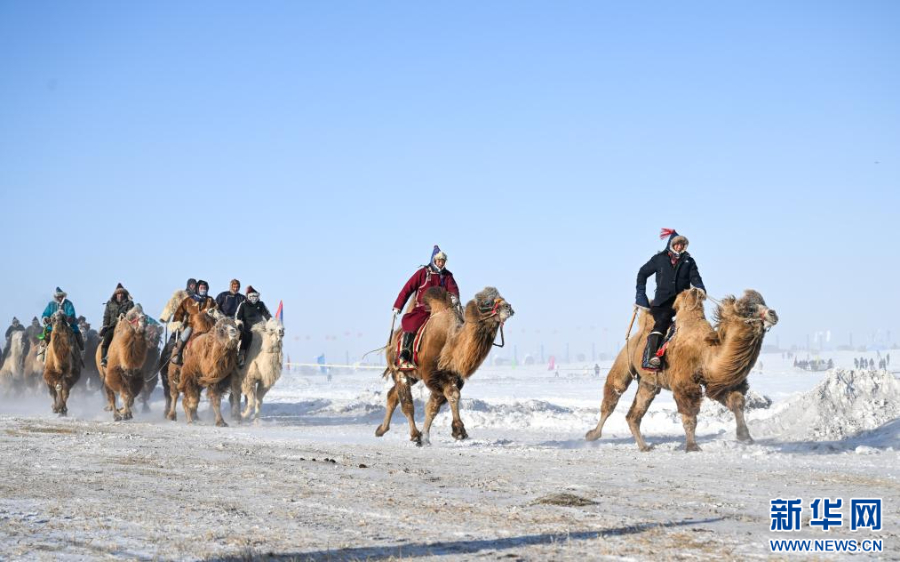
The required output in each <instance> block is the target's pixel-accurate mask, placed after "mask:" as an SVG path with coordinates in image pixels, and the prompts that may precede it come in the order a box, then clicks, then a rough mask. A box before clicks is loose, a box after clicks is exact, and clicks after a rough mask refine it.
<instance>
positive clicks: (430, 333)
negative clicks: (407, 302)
mask: <svg viewBox="0 0 900 562" xmlns="http://www.w3.org/2000/svg"><path fill="white" fill-rule="evenodd" d="M422 301H423V302H424V303H425V305H426V306H428V307H429V308H430V310H431V317H430V319H429V320H428V326H427V328H426V329H425V334H424V336H423V337H422V342H421V345H420V347H419V356H418V366H417V368H416V370H414V371H402V372H401V371H398V370H397V368H396V363H397V361H396V359H397V357H396V354H397V341H398V338H400V336H401V331H400V330H397V331H396V332H394V334H393V335H392V338H391V341H390V343H389V344H388V347H387V364H388V368H387V369H385V372H384V375H385V377H386V376H387V375H388V374H390V375H391V377H392V378H393V380H394V386H393V387H392V388H391V389H390V391H388V394H387V411H386V412H385V415H384V421H383V422H382V423H381V425H380V426H378V429H376V430H375V435H377V436H378V437H381V436H382V435H384V434H385V433H387V431H388V430H389V429H390V427H391V416H392V415H393V413H394V409H395V408H396V407H397V403H398V402H399V403H400V407H401V409H402V410H403V413H404V414H405V415H406V419H407V420H408V421H409V438H410V441H414V442H415V443H416V445H420V446H421V445H422V444H423V442H424V443H425V444H428V443H430V437H431V435H430V434H431V423H432V422H433V421H434V417H435V416H436V415H437V414H438V412H439V411H440V409H441V407H442V406H443V405H444V404H445V403H447V402H449V403H450V409H451V411H452V414H453V424H452V428H453V431H452V435H453V437H454V438H455V439H466V438H467V437H468V434H467V433H466V428H465V426H464V425H463V422H462V419H461V418H460V416H459V391H460V390H461V389H462V387H463V385H464V384H465V383H466V381H467V380H469V377H471V376H472V374H473V373H475V371H476V370H477V369H478V367H480V366H481V363H482V362H483V361H484V360H485V358H486V357H487V355H488V353H489V352H490V351H491V346H492V345H493V342H494V340H495V338H496V337H497V332H498V331H499V330H501V329H502V326H503V323H504V322H506V320H508V319H509V317H511V316H512V315H513V314H514V312H513V309H512V306H510V304H509V303H508V302H506V301H505V300H504V299H503V297H501V296H500V293H499V292H498V291H497V289H495V288H493V287H486V288H485V289H484V290H483V291H481V292H480V293H478V294H476V295H475V298H474V299H473V300H471V301H469V303H468V304H467V305H466V309H465V316H464V318H461V317H460V314H459V313H458V312H457V310H456V309H455V308H454V307H453V305H452V303H451V301H450V295H449V293H447V291H446V290H445V289H443V288H441V287H432V288H431V289H428V290H427V291H426V292H425V294H424V295H423V296H422ZM420 380H421V381H422V382H424V383H425V386H427V387H428V390H430V391H431V396H430V398H429V400H428V403H427V404H426V406H425V423H424V425H423V427H422V429H423V432H420V431H419V430H418V429H417V428H416V422H415V410H414V406H413V398H412V392H411V390H410V389H411V387H412V386H413V385H415V384H416V383H417V382H418V381H420Z"/></svg>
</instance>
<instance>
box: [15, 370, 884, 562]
mask: <svg viewBox="0 0 900 562" xmlns="http://www.w3.org/2000/svg"><path fill="white" fill-rule="evenodd" d="M859 355H862V354H859V353H849V352H846V353H834V354H829V357H831V358H833V359H834V361H835V364H836V369H835V370H834V371H829V372H820V373H807V372H804V371H799V370H796V369H794V368H792V367H791V363H792V359H787V358H783V357H782V356H781V355H776V354H772V355H763V356H762V357H761V359H760V363H761V365H762V368H761V369H759V370H757V371H755V372H754V373H753V375H752V377H751V379H750V384H751V389H752V390H753V391H754V392H755V393H757V394H759V395H761V396H765V397H768V398H770V399H771V400H772V401H773V404H772V405H771V406H770V407H757V408H753V409H750V410H749V411H748V413H747V418H748V421H749V425H750V429H751V432H752V433H753V435H754V437H755V438H756V442H755V443H754V444H749V445H748V444H741V443H738V442H737V441H736V440H735V438H734V421H733V418H732V416H731V414H730V413H729V412H727V411H725V410H724V409H723V408H721V407H720V406H718V405H717V404H713V403H709V402H704V407H703V410H702V412H701V417H700V422H699V426H698V437H699V443H700V446H701V447H702V448H703V451H702V452H700V453H693V454H685V452H684V450H683V442H684V434H683V430H682V427H681V421H680V418H679V417H678V416H677V414H676V413H675V404H674V402H673V401H672V396H671V394H670V393H668V392H665V391H663V392H662V393H661V394H660V395H659V396H658V397H657V399H656V401H655V402H654V403H653V406H652V407H651V409H650V411H649V413H648V414H647V416H646V417H645V419H644V423H643V425H642V429H643V431H644V435H645V438H646V439H647V441H648V443H650V444H652V445H654V446H655V448H654V450H653V451H651V452H648V453H640V452H639V451H638V450H637V447H636V445H635V444H634V442H633V439H632V437H631V434H630V432H629V431H628V429H627V425H626V423H625V413H626V412H627V411H628V408H629V406H630V402H631V397H632V396H633V391H634V388H633V387H634V386H635V385H632V389H629V392H628V394H626V395H625V396H623V398H622V400H621V402H620V403H619V407H618V410H617V411H616V413H615V414H614V415H613V416H612V417H611V418H610V420H609V421H608V422H607V425H606V427H605V428H604V436H603V438H602V439H600V440H599V441H596V442H592V443H588V442H585V441H584V439H583V435H584V433H585V431H587V430H588V429H591V428H593V427H594V425H595V424H596V422H597V418H598V415H599V405H600V399H601V395H602V387H603V382H604V376H605V369H606V368H607V367H608V363H605V364H604V363H601V364H600V366H601V367H602V368H603V371H602V372H601V375H600V376H599V377H596V376H594V374H593V370H592V369H591V368H589V367H593V364H591V365H562V366H561V367H560V370H559V376H558V377H557V376H556V373H555V372H552V371H547V370H546V367H535V366H532V367H521V366H520V367H518V368H512V367H484V368H482V369H481V370H480V371H479V372H478V373H476V375H475V376H474V377H473V378H472V379H471V381H470V382H469V384H467V385H466V387H465V389H464V390H463V398H464V399H463V404H462V415H463V420H464V422H465V423H466V428H467V430H468V433H469V435H470V437H471V439H469V440H467V441H464V442H455V441H453V439H452V438H451V437H450V418H449V413H448V412H447V411H445V412H443V413H442V414H441V415H440V416H439V417H438V418H437V420H436V422H435V427H434V428H433V430H432V446H430V447H424V448H417V447H415V446H413V445H412V444H411V443H410V442H409V441H408V428H407V427H408V426H407V424H406V421H405V418H404V417H403V415H402V413H400V411H399V410H398V411H397V412H396V413H395V415H394V419H393V424H392V428H391V431H390V432H389V433H388V434H386V435H385V436H384V437H383V438H380V439H379V438H376V437H375V436H374V430H375V427H376V426H377V425H378V423H380V421H381V419H382V416H383V414H384V393H385V390H386V389H387V387H386V386H385V383H384V381H382V379H381V378H380V374H381V373H380V371H374V370H360V371H356V372H349V371H347V372H336V373H334V374H333V376H332V379H331V381H328V380H327V378H326V377H325V376H324V375H321V374H316V375H309V376H302V375H300V374H297V373H285V374H284V376H283V378H282V379H281V380H280V381H279V382H278V384H277V385H276V386H275V388H274V389H273V390H272V392H271V393H270V394H269V396H268V397H267V404H266V406H265V409H264V417H263V420H262V422H261V423H260V424H258V425H242V426H237V425H236V424H232V426H231V427H229V428H216V427H213V426H212V425H211V424H210V420H211V419H212V416H211V412H207V413H205V414H204V409H203V407H201V416H203V422H202V423H200V424H197V425H193V426H187V425H185V424H184V422H183V421H182V419H179V421H178V422H177V423H172V422H166V421H164V420H163V419H162V395H161V392H160V391H157V395H156V396H155V400H154V402H153V403H152V411H151V412H150V413H147V414H142V413H140V411H139V408H138V412H137V414H136V417H135V419H134V420H133V421H130V422H119V423H114V422H112V420H111V417H112V416H111V414H109V413H107V412H103V411H102V406H103V404H102V401H101V400H100V398H99V396H97V395H93V394H91V395H86V394H84V393H77V394H74V395H73V396H72V398H71V399H70V401H69V410H70V417H69V418H67V419H58V418H56V417H55V416H53V415H52V414H51V413H50V401H49V398H47V397H44V396H40V397H35V398H28V399H17V400H9V399H5V400H0V472H2V477H0V559H3V560H5V559H9V560H13V559H28V560H34V559H38V560H40V559H46V560H56V559H69V560H77V559H128V560H135V559H137V560H140V559H148V560H152V559H166V560H168V559H233V560H244V559H253V558H255V557H258V558H260V559H266V558H268V557H271V558H273V559H276V560H294V559H296V560H307V559H311V560H341V559H351V560H385V559H407V558H409V559H412V558H429V557H434V558H439V557H442V558H443V559H453V560H457V559H472V560H482V559H506V558H509V559H511V560H512V559H526V560H580V559H602V558H622V557H628V558H634V559H642V558H648V557H651V558H671V559H674V558H700V559H722V558H726V559H738V558H741V559H743V558H754V557H769V556H772V554H771V552H770V549H769V543H768V540H769V539H780V538H792V539H798V538H799V539H803V538H808V539H825V538H828V539H841V538H854V539H858V540H863V539H869V538H878V539H881V540H882V541H883V548H884V552H882V553H880V554H878V555H876V557H878V558H893V559H898V558H900V528H898V525H900V509H898V506H900V482H898V478H900V469H898V468H897V467H898V466H900V458H898V457H900V453H898V452H900V419H897V418H898V417H900V381H898V380H897V378H896V377H895V375H894V374H892V373H890V372H884V371H880V372H879V371H871V372H870V371H865V372H862V371H858V370H856V371H854V370H852V367H853V365H852V363H853V357H856V356H859ZM866 355H868V356H871V355H872V354H866ZM893 361H894V362H895V363H900V357H897V358H895V359H893ZM894 368H898V367H897V366H895V367H894ZM417 386H418V387H421V385H417ZM414 396H415V397H416V398H417V404H416V407H417V417H418V419H419V421H421V419H422V416H423V413H424V409H423V403H422V398H424V394H423V393H422V391H421V389H417V391H416V392H415V393H414ZM758 402H761V403H762V402H764V400H759V401H758ZM179 416H180V418H183V413H182V412H181V410H180V408H179ZM826 497H827V498H832V499H834V498H842V499H843V500H844V503H845V506H846V505H847V504H849V502H850V500H851V499H852V498H873V497H874V498H883V500H884V504H883V529H882V531H880V532H877V533H874V532H871V531H868V530H863V531H857V532H851V531H850V530H849V528H848V526H849V510H848V509H846V508H845V509H844V510H843V511H844V527H842V528H838V529H834V528H832V530H830V531H829V532H827V533H825V532H823V531H821V530H820V529H818V528H810V527H809V525H808V524H807V522H808V520H809V518H810V509H809V504H810V503H811V502H812V501H813V500H814V499H815V498H826ZM776 498H802V499H803V500H804V503H803V506H804V511H803V522H804V524H803V529H802V530H801V531H800V532H797V533H773V532H770V530H769V529H770V526H771V519H770V500H772V499H776ZM787 535H790V536H787ZM448 556H449V558H448ZM818 556H820V557H822V556H824V557H829V556H839V555H836V554H827V553H826V554H819V555H818Z"/></svg>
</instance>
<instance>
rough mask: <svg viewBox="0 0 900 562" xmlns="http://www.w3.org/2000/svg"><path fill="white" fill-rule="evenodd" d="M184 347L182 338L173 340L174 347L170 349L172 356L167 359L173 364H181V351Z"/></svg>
mask: <svg viewBox="0 0 900 562" xmlns="http://www.w3.org/2000/svg"><path fill="white" fill-rule="evenodd" d="M183 349H184V340H182V339H181V338H179V339H178V340H177V341H176V342H175V349H173V350H172V358H171V359H169V361H170V362H171V363H172V364H173V365H181V352H182V350H183Z"/></svg>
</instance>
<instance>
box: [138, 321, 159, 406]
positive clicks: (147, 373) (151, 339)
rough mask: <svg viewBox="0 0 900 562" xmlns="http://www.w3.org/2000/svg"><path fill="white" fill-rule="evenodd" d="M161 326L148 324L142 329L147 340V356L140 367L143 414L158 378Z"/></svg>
mask: <svg viewBox="0 0 900 562" xmlns="http://www.w3.org/2000/svg"><path fill="white" fill-rule="evenodd" d="M162 331H163V328H162V326H160V325H157V324H148V325H147V328H146V329H145V330H144V339H145V340H147V358H146V359H145V360H144V366H143V367H141V378H142V379H143V380H144V385H143V388H141V393H140V399H141V411H142V412H144V413H145V414H146V413H147V412H149V411H150V396H151V395H152V394H153V391H154V390H155V389H156V383H157V381H158V380H159V372H158V371H159V369H158V366H159V357H160V355H159V342H160V340H161V339H162Z"/></svg>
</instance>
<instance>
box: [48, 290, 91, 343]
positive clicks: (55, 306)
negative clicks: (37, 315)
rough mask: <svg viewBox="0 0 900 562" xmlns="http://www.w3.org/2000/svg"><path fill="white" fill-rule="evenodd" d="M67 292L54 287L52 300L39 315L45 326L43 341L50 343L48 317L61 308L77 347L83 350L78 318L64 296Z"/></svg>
mask: <svg viewBox="0 0 900 562" xmlns="http://www.w3.org/2000/svg"><path fill="white" fill-rule="evenodd" d="M66 296H67V294H66V292H65V291H63V290H62V289H60V288H59V287H57V288H56V292H54V293H53V300H52V301H50V303H49V304H47V308H45V309H44V313H43V314H42V315H41V318H42V320H43V321H44V324H45V325H46V326H47V336H45V338H44V341H45V343H47V344H48V345H49V344H50V337H49V336H50V332H51V331H52V330H53V326H52V325H51V324H50V317H51V316H53V315H54V314H56V312H57V311H58V310H62V312H63V314H65V315H66V320H68V321H69V327H71V328H72V333H73V334H74V335H75V343H77V344H78V349H80V350H81V351H84V339H82V337H81V330H79V329H78V318H77V317H76V316H75V305H73V304H72V301H70V300H69V299H67V298H66Z"/></svg>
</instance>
